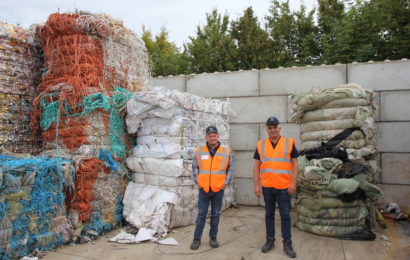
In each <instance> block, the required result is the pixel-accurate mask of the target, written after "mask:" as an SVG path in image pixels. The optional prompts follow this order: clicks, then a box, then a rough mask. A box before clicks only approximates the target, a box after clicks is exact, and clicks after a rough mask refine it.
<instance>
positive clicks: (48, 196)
mask: <svg viewBox="0 0 410 260" xmlns="http://www.w3.org/2000/svg"><path fill="white" fill-rule="evenodd" d="M0 169H1V173H2V174H1V178H0V194H1V196H0V226H1V241H0V258H1V259H14V258H18V257H22V256H27V255H29V254H30V253H32V252H33V251H34V250H50V249H52V248H54V247H57V246H61V245H62V244H64V243H65V242H67V241H69V240H70V239H71V236H72V233H73V230H72V226H71V224H70V221H69V220H68V218H67V214H66V208H65V191H67V190H69V189H71V188H72V185H73V176H74V168H73V166H72V164H71V162H70V161H69V160H65V159H61V158H48V157H30V158H17V157H12V156H5V155H0Z"/></svg>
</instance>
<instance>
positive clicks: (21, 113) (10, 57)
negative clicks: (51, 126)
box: [0, 22, 41, 154]
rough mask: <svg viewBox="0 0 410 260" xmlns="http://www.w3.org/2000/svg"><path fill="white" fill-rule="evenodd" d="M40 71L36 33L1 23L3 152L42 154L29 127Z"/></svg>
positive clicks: (0, 138) (0, 140) (0, 126)
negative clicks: (35, 39) (39, 152)
mask: <svg viewBox="0 0 410 260" xmlns="http://www.w3.org/2000/svg"><path fill="white" fill-rule="evenodd" d="M40 68H41V59H40V51H39V45H38V44H36V43H35V41H34V32H33V31H30V30H25V29H23V28H20V27H18V26H16V25H11V24H7V23H2V22H0V151H8V152H14V153H22V152H23V153H30V154H37V153H38V148H39V140H38V138H37V137H34V136H33V135H32V134H31V131H30V129H29V125H30V118H31V117H30V110H31V102H32V100H33V98H34V97H35V93H36V91H35V90H36V87H37V85H38V83H39V81H40V76H41V73H40Z"/></svg>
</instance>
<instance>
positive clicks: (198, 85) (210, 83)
mask: <svg viewBox="0 0 410 260" xmlns="http://www.w3.org/2000/svg"><path fill="white" fill-rule="evenodd" d="M187 91H188V92H189V93H192V94H195V95H198V96H203V97H240V96H257V95H259V71H257V70H248V71H237V72H220V73H204V74H194V75H188V76H187Z"/></svg>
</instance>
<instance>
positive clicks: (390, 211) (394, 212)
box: [380, 202, 409, 220]
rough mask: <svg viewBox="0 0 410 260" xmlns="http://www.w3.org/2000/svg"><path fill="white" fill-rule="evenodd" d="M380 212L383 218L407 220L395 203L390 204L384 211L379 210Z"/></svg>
mask: <svg viewBox="0 0 410 260" xmlns="http://www.w3.org/2000/svg"><path fill="white" fill-rule="evenodd" d="M380 212H381V214H382V216H383V217H385V218H390V219H393V220H406V219H408V218H409V216H408V215H407V214H405V213H404V212H402V210H401V209H400V207H399V205H398V204H397V203H395V202H390V203H389V204H387V206H386V207H385V208H384V209H381V210H380Z"/></svg>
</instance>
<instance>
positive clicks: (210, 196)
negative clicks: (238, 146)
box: [191, 126, 233, 250]
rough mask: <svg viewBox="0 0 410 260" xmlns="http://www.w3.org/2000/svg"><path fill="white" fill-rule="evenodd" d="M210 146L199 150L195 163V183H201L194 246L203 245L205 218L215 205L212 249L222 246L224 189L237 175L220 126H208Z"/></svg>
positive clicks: (212, 212) (193, 165)
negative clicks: (221, 230) (222, 138)
mask: <svg viewBox="0 0 410 260" xmlns="http://www.w3.org/2000/svg"><path fill="white" fill-rule="evenodd" d="M205 139H206V145H204V146H200V147H198V148H197V150H196V154H195V158H194V160H193V162H192V171H193V177H194V180H195V182H196V183H197V184H198V186H199V193H198V217H197V220H196V227H195V233H194V240H193V242H192V244H191V249H192V250H196V249H198V248H199V246H200V244H201V237H202V232H203V230H204V227H205V219H206V216H207V214H208V208H209V204H211V223H210V226H211V229H210V231H209V237H210V240H209V244H210V245H211V247H212V248H217V247H218V246H219V244H218V241H217V239H216V236H217V233H218V224H219V216H220V214H221V207H222V201H223V196H224V189H225V187H226V186H227V185H229V183H230V182H231V179H232V175H233V159H232V153H231V150H230V149H229V148H227V147H223V146H222V145H221V143H220V142H219V134H218V129H217V128H216V127H215V126H208V127H207V128H206V136H205Z"/></svg>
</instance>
